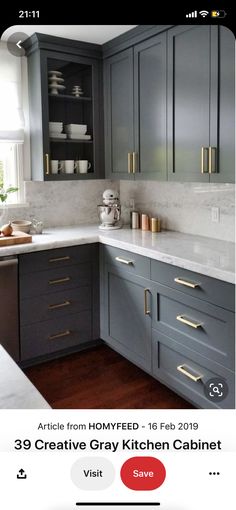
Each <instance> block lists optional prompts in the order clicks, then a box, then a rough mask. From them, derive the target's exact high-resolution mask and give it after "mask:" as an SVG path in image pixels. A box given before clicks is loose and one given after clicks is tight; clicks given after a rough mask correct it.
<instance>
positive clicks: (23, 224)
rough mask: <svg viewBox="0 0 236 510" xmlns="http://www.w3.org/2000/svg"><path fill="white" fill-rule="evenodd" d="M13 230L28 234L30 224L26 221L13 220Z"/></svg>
mask: <svg viewBox="0 0 236 510" xmlns="http://www.w3.org/2000/svg"><path fill="white" fill-rule="evenodd" d="M11 224H12V228H13V230H14V231H15V230H18V231H20V232H25V234H29V231H30V228H31V225H32V222H31V221H27V220H14V221H12V222H11Z"/></svg>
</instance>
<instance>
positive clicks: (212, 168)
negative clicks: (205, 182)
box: [208, 147, 216, 174]
mask: <svg viewBox="0 0 236 510" xmlns="http://www.w3.org/2000/svg"><path fill="white" fill-rule="evenodd" d="M208 171H209V174H215V173H216V147H209V167H208Z"/></svg>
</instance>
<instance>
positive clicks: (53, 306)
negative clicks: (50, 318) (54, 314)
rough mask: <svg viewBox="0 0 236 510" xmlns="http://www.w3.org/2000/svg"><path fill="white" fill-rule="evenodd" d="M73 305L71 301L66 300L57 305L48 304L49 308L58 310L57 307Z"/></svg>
mask: <svg viewBox="0 0 236 510" xmlns="http://www.w3.org/2000/svg"><path fill="white" fill-rule="evenodd" d="M69 305H71V302H70V301H64V302H63V303H58V304H56V305H48V309H49V310H56V309H57V308H63V307H64V306H69Z"/></svg>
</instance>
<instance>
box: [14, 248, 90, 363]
mask: <svg viewBox="0 0 236 510" xmlns="http://www.w3.org/2000/svg"><path fill="white" fill-rule="evenodd" d="M98 282H99V273H98V246H97V245H84V246H76V247H69V248H60V249H55V250H47V251H42V252H37V253H30V254H24V255H21V256H19V294H20V344H21V354H20V360H21V362H23V363H26V362H27V363H30V362H32V361H33V362H35V361H37V360H40V359H45V358H47V357H48V356H50V357H52V356H58V355H60V353H63V354H65V353H67V352H70V351H72V350H79V349H81V348H82V346H86V345H89V344H91V342H93V341H94V340H97V339H98V338H99V283H98Z"/></svg>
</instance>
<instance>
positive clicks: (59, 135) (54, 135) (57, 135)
mask: <svg viewBox="0 0 236 510" xmlns="http://www.w3.org/2000/svg"><path fill="white" fill-rule="evenodd" d="M49 135H50V138H67V134H66V133H57V132H55V131H49Z"/></svg>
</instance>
